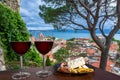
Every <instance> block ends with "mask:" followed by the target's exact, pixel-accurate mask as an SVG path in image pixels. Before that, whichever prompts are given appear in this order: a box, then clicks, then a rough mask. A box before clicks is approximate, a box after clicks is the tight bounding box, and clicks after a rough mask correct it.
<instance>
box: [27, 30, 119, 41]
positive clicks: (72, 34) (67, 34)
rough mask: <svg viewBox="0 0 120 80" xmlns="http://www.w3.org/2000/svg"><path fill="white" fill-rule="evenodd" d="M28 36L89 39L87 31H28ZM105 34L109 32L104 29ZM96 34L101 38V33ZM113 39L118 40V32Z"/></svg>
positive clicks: (97, 31)
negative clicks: (41, 35)
mask: <svg viewBox="0 0 120 80" xmlns="http://www.w3.org/2000/svg"><path fill="white" fill-rule="evenodd" d="M29 32H30V34H31V35H32V36H35V37H39V34H41V33H42V34H43V35H44V36H53V37H55V38H56V39H65V40H69V39H72V38H91V35H90V33H89V32H88V31H87V30H70V29H67V30H53V29H52V30H29ZM104 32H105V34H106V35H108V34H109V32H110V30H109V29H105V30H104ZM96 33H97V35H98V36H101V33H100V31H99V30H96ZM114 38H115V39H116V40H120V31H118V32H117V33H116V34H115V35H114Z"/></svg>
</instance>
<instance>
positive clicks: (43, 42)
mask: <svg viewBox="0 0 120 80" xmlns="http://www.w3.org/2000/svg"><path fill="white" fill-rule="evenodd" d="M34 43H35V46H36V48H37V50H38V51H39V52H40V54H42V56H43V69H42V70H40V71H38V72H36V75H37V76H39V77H47V76H49V75H51V74H52V72H51V71H49V70H46V69H45V62H46V61H45V60H46V56H45V55H46V54H47V53H48V52H49V51H50V50H51V48H52V46H53V39H52V37H48V36H45V34H42V33H41V34H40V37H39V38H38V39H36V41H35V42H34Z"/></svg>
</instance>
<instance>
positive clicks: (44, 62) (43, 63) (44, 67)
mask: <svg viewBox="0 0 120 80" xmlns="http://www.w3.org/2000/svg"><path fill="white" fill-rule="evenodd" d="M44 69H45V56H44V55H43V70H44Z"/></svg>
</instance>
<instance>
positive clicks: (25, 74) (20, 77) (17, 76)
mask: <svg viewBox="0 0 120 80" xmlns="http://www.w3.org/2000/svg"><path fill="white" fill-rule="evenodd" d="M30 75H31V74H30V73H28V72H20V73H15V74H14V75H13V76H12V79H13V80H23V79H26V78H28V77H29V76H30Z"/></svg>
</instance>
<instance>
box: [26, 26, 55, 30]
mask: <svg viewBox="0 0 120 80" xmlns="http://www.w3.org/2000/svg"><path fill="white" fill-rule="evenodd" d="M52 29H53V28H52V27H45V26H43V27H28V30H52Z"/></svg>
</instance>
